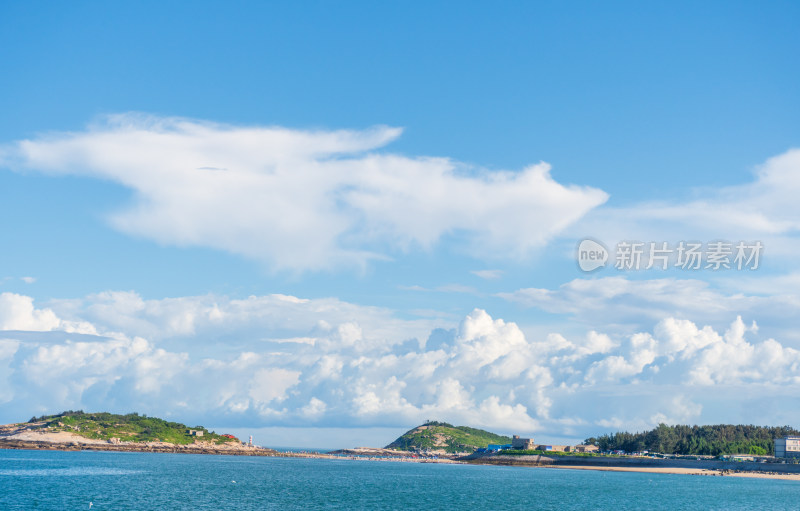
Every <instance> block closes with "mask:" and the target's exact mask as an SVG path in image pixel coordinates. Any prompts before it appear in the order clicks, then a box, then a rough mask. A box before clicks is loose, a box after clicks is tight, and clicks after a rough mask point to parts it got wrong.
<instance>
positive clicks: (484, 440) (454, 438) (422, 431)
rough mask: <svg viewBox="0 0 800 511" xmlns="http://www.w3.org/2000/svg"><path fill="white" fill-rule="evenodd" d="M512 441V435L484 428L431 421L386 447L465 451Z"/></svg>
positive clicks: (401, 449) (408, 449)
mask: <svg viewBox="0 0 800 511" xmlns="http://www.w3.org/2000/svg"><path fill="white" fill-rule="evenodd" d="M510 443H511V437H507V436H502V435H496V434H494V433H490V432H489V431H484V430H482V429H476V428H469V427H467V426H453V425H452V424H447V423H446V422H436V421H429V422H426V423H425V424H423V425H422V426H417V427H416V428H414V429H411V430H409V431H407V432H406V433H405V434H403V436H401V437H400V438H398V439H397V440H395V441H394V442H392V443H391V444H389V445H387V446H386V448H387V449H397V450H400V451H416V450H427V449H431V450H435V449H443V450H445V451H447V452H465V451H473V450H475V449H478V448H480V447H486V446H487V445H489V444H510Z"/></svg>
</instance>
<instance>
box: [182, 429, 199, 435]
mask: <svg viewBox="0 0 800 511" xmlns="http://www.w3.org/2000/svg"><path fill="white" fill-rule="evenodd" d="M186 434H187V435H189V436H203V430H201V429H187V430H186Z"/></svg>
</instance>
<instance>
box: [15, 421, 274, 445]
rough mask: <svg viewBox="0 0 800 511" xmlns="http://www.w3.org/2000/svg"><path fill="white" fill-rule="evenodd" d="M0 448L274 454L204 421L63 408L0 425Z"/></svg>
mask: <svg viewBox="0 0 800 511" xmlns="http://www.w3.org/2000/svg"><path fill="white" fill-rule="evenodd" d="M0 448H4V449H50V450H95V451H130V452H173V453H177V452H182V453H194V454H236V455H246V456H269V455H274V454H275V453H276V451H275V450H273V449H266V448H262V447H258V446H254V445H252V444H250V443H249V442H248V443H244V442H242V441H240V440H239V439H238V438H236V437H235V436H233V435H229V434H217V433H215V432H213V431H209V430H208V429H206V428H204V427H203V426H194V427H188V426H186V425H185V424H181V423H178V422H170V421H166V420H164V419H160V418H157V417H148V416H147V415H139V414H138V413H129V414H125V415H119V414H113V413H107V412H99V413H85V412H83V411H66V412H62V413H59V414H56V415H45V416H42V417H31V419H30V420H28V421H27V422H22V423H16V424H6V425H2V426H0Z"/></svg>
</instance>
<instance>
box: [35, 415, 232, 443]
mask: <svg viewBox="0 0 800 511" xmlns="http://www.w3.org/2000/svg"><path fill="white" fill-rule="evenodd" d="M28 422H29V423H32V424H35V428H36V429H42V430H45V431H53V432H57V431H67V432H69V433H74V434H76V435H80V436H83V437H86V438H95V439H99V440H110V439H111V438H119V439H120V440H121V441H123V442H156V441H158V442H169V443H173V444H191V443H194V441H195V440H202V441H205V442H213V443H216V444H221V443H224V442H236V441H238V439H236V438H229V437H224V436H222V435H217V434H216V433H214V432H210V431H208V430H207V429H205V428H204V427H202V426H194V427H191V428H190V427H188V426H186V425H184V424H181V423H179V422H169V421H165V420H163V419H159V418H156V417H148V416H146V415H139V414H138V413H129V414H127V415H117V414H113V413H106V412H101V413H84V412H83V411H77V412H73V411H68V412H63V413H60V414H58V415H45V416H42V417H32V418H31V420H30V421H28ZM189 429H193V430H198V431H202V432H203V436H202V437H196V436H191V435H190V434H189V433H187V430H189Z"/></svg>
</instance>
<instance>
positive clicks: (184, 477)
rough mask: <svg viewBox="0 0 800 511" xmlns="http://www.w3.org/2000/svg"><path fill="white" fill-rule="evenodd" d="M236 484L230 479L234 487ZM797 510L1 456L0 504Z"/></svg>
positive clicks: (461, 480) (589, 486)
mask: <svg viewBox="0 0 800 511" xmlns="http://www.w3.org/2000/svg"><path fill="white" fill-rule="evenodd" d="M234 481H235V482H234ZM90 502H91V503H92V506H91V509H92V511H95V510H101V509H114V510H122V509H158V510H173V509H178V510H180V509H186V510H206V509H209V510H217V509H242V510H261V509H281V510H283V509H448V510H450V509H554V510H555V509H557V510H569V509H581V510H583V509H614V510H623V509H669V510H681V509H702V510H708V509H719V510H736V509H742V510H745V509H746V510H754V509H764V510H778V509H800V483H796V482H791V481H771V480H766V479H744V478H732V477H731V478H728V477H702V476H678V475H655V474H631V473H614V472H595V471H580V470H556V469H546V468H523V467H489V466H469V465H435V464H420V463H393V462H381V461H349V460H341V461H338V460H314V459H311V460H306V459H287V458H248V457H237V456H203V455H190V454H147V453H110V452H56V451H54V452H42V451H13V450H3V451H0V510H3V511H5V510H16V509H53V510H73V509H78V510H82V509H90V506H89V503H90Z"/></svg>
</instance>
